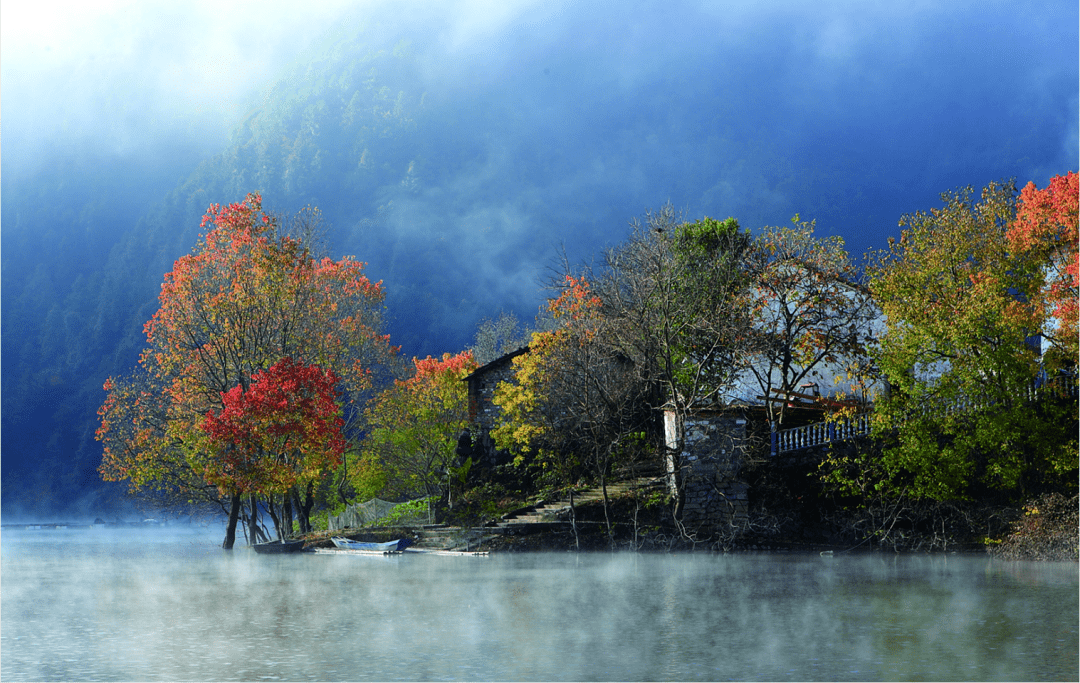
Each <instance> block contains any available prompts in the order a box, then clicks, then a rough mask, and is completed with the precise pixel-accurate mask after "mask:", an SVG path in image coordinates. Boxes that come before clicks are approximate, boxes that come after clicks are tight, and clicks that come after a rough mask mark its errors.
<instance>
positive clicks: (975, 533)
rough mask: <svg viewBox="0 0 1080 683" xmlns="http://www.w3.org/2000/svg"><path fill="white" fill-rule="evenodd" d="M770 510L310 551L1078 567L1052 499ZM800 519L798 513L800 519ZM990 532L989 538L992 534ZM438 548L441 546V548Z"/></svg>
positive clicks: (631, 518) (457, 531)
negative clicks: (696, 523) (869, 559)
mask: <svg viewBox="0 0 1080 683" xmlns="http://www.w3.org/2000/svg"><path fill="white" fill-rule="evenodd" d="M795 502H796V503H800V504H799V505H793V506H792V508H791V509H780V508H774V509H772V510H766V509H764V508H762V507H761V506H751V509H750V514H749V515H748V517H747V519H746V520H745V521H744V523H743V524H741V525H739V526H737V527H736V526H733V527H731V528H728V529H717V530H713V532H712V534H711V535H709V536H707V537H702V536H701V535H697V536H692V535H688V534H686V533H684V531H683V530H680V528H679V526H678V525H677V524H676V523H674V517H673V515H672V514H671V510H670V509H669V508H668V507H667V506H665V505H653V506H641V505H638V504H636V503H635V501H634V500H633V498H632V497H629V496H622V497H615V498H613V499H612V500H611V501H610V503H609V507H608V510H607V518H608V519H610V521H611V524H610V529H609V526H608V522H607V521H605V513H604V509H603V505H602V504H600V503H589V504H586V505H581V506H579V507H577V508H576V510H575V517H574V520H573V521H572V522H571V521H558V522H543V523H535V524H518V525H514V526H513V527H511V528H506V527H494V526H491V525H490V523H489V525H488V526H484V525H482V524H481V523H476V524H470V523H468V521H466V522H465V523H461V522H460V521H459V522H457V523H456V524H455V523H451V524H449V525H436V526H428V527H406V526H401V527H375V528H365V529H346V530H339V531H333V532H331V531H317V532H312V533H311V534H308V535H306V536H305V537H304V538H305V540H306V541H308V545H307V547H309V548H319V547H325V548H330V547H333V543H332V542H331V541H330V537H331V536H334V535H342V536H347V537H349V538H352V539H354V540H362V541H371V542H385V541H389V540H393V539H395V538H402V537H407V538H410V539H412V540H413V541H414V542H421V543H422V542H423V540H424V538H425V537H427V538H428V539H431V538H433V537H435V538H441V539H446V540H445V543H446V548H451V547H452V548H454V549H459V548H463V547H467V548H469V549H472V550H477V549H479V550H485V551H489V552H506V553H522V552H551V551H556V552H574V551H583V552H597V551H612V550H636V551H642V552H693V551H716V552H740V551H750V552H754V551H756V552H829V551H832V552H849V551H887V552H903V553H912V552H914V553H927V552H961V553H972V554H985V553H990V554H991V555H992V556H994V557H998V558H1001V559H1005V560H1045V561H1073V562H1076V561H1078V560H1080V554H1078V539H1080V526H1078V512H1077V505H1078V499H1077V497H1076V496H1073V497H1072V498H1068V497H1066V496H1063V495H1061V494H1048V495H1044V496H1041V497H1039V498H1037V499H1036V500H1035V501H1033V502H1031V503H1028V504H1027V505H1025V506H1023V507H1021V508H1009V507H1000V506H999V507H991V506H977V505H974V504H958V503H957V504H944V503H934V504H923V505H921V506H920V505H917V504H914V503H909V504H906V505H895V504H894V505H893V506H892V507H891V508H889V509H887V510H883V511H875V510H870V509H852V510H843V509H840V508H838V507H836V506H827V505H820V504H810V503H807V504H802V503H801V502H800V501H795ZM796 512H797V513H798V514H796ZM987 529H990V530H991V532H992V533H991V534H988V533H987ZM434 543H435V545H432V546H431V547H438V546H437V543H438V541H435V542H434Z"/></svg>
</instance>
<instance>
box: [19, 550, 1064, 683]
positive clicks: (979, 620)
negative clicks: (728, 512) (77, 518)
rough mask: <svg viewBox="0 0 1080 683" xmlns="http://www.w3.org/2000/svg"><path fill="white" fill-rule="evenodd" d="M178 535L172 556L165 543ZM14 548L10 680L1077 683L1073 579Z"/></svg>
mask: <svg viewBox="0 0 1080 683" xmlns="http://www.w3.org/2000/svg"><path fill="white" fill-rule="evenodd" d="M165 533H167V534H168V535H167V536H166V535H163V534H165ZM219 542H220V533H219V530H217V529H212V530H207V529H193V530H191V531H186V532H180V533H178V532H175V531H174V530H160V529H159V530H136V531H127V530H125V531H123V532H115V531H112V530H109V531H106V530H98V529H95V530H68V531H7V532H5V533H4V536H3V544H2V552H0V558H2V573H3V593H2V607H0V610H2V619H3V626H4V628H3V630H2V632H0V677H2V678H3V679H4V680H277V679H281V680H461V679H467V680H722V679H741V680H826V679H828V680H880V679H883V680H903V679H913V678H926V679H933V680H976V679H977V680H1054V679H1063V678H1064V679H1075V678H1076V677H1077V674H1078V670H1080V664H1078V655H1077V651H1078V623H1077V622H1078V614H1077V609H1076V605H1077V600H1078V576H1077V566H1076V564H1075V563H1066V564H1034V563H1003V562H996V561H992V560H989V559H987V558H984V557H981V556H979V557H974V556H971V557H965V556H893V555H888V556H886V555H862V556H837V557H834V558H826V557H821V556H818V555H700V554H699V555H629V554H617V555H606V554H591V555H575V554H529V555H506V554H504V555H498V554H496V555H492V556H489V557H440V556H423V555H410V554H406V555H403V556H390V557H355V556H353V557H340V556H326V555H313V554H302V555H292V556H278V557H273V556H262V555H256V554H255V553H253V552H251V551H250V550H249V549H247V548H240V549H238V550H236V551H233V552H226V551H223V550H220V549H219V547H218V545H219Z"/></svg>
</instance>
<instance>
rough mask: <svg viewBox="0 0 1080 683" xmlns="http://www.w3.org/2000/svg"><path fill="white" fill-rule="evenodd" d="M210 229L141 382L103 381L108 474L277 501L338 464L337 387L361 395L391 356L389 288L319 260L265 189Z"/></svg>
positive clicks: (153, 326) (212, 213)
mask: <svg viewBox="0 0 1080 683" xmlns="http://www.w3.org/2000/svg"><path fill="white" fill-rule="evenodd" d="M305 220H308V221H317V220H318V214H317V211H309V212H307V213H306V214H302V215H301V220H300V223H301V225H299V227H303V225H302V223H303V221H305ZM202 226H203V227H204V228H210V229H209V230H208V232H206V234H205V235H204V236H202V237H201V239H200V240H199V243H198V244H197V245H196V247H195V249H194V250H193V251H192V253H191V254H188V255H186V256H183V257H181V258H179V259H177V260H176V262H175V263H174V265H173V269H172V271H170V272H168V273H166V274H165V279H164V283H163V284H162V287H161V294H160V296H159V301H160V307H159V309H158V310H157V312H156V313H155V314H154V316H153V317H152V318H151V319H150V320H149V321H148V322H147V323H146V325H145V333H146V340H147V346H146V348H145V350H144V351H143V353H142V355H141V357H140V362H139V365H140V367H139V370H138V372H137V373H136V375H135V377H137V378H138V379H137V380H136V379H134V378H119V379H110V381H109V382H108V383H107V384H106V386H105V390H106V392H107V394H108V395H107V397H106V400H105V403H104V405H103V406H102V409H101V411H99V412H100V415H101V425H100V428H99V429H98V432H97V437H98V439H99V440H100V441H102V442H103V444H104V458H103V461H102V465H101V467H100V472H101V474H102V476H103V477H104V478H106V479H109V480H121V479H126V480H128V481H129V482H130V483H131V485H132V486H133V487H134V488H136V489H140V488H146V487H149V488H163V487H179V488H180V489H186V488H190V487H192V486H196V485H206V484H211V485H213V486H215V487H216V488H217V489H218V490H219V491H220V493H221V495H224V496H230V497H232V498H233V499H238V496H239V495H241V494H243V493H260V494H271V493H274V492H280V491H282V489H283V488H289V487H290V486H292V485H294V484H295V483H297V482H298V481H299V479H302V478H304V477H311V476H313V475H314V473H315V472H316V471H317V470H320V469H327V468H330V469H332V468H333V467H335V466H336V465H337V463H338V462H340V458H341V453H342V450H343V448H344V447H343V445H342V437H341V434H340V429H341V426H340V423H339V418H338V417H336V416H337V415H338V414H339V412H340V406H339V405H338V404H339V403H340V394H338V393H337V391H338V389H342V390H344V391H345V392H347V393H348V394H349V395H350V396H353V397H360V396H362V395H363V394H364V392H366V391H368V390H369V389H370V388H371V379H372V372H373V369H377V368H378V367H380V364H382V363H384V362H385V361H386V360H387V359H389V358H390V357H391V356H392V355H393V353H394V349H393V348H392V347H391V346H390V344H389V341H388V338H387V336H386V335H384V334H382V333H381V327H382V317H381V316H382V301H383V296H384V294H383V290H382V286H381V284H380V283H373V282H371V281H370V280H369V279H368V278H367V277H366V276H365V275H364V273H363V269H364V264H362V263H360V262H357V261H355V260H353V259H351V258H348V257H346V258H343V259H341V260H338V261H334V260H331V259H329V258H317V257H316V256H314V255H313V253H312V251H311V245H310V244H309V243H308V242H307V241H305V240H304V239H301V238H297V237H293V236H290V235H288V234H286V231H285V228H284V226H283V225H282V223H281V221H280V220H279V219H276V218H274V217H271V216H270V215H268V214H266V213H264V212H263V210H262V200H261V197H260V196H259V195H257V194H250V195H248V196H247V198H246V199H245V200H244V201H243V202H239V203H234V204H228V205H218V204H214V205H212V206H210V208H209V210H208V211H207V213H206V215H205V216H204V218H203V221H202ZM335 385H336V386H335ZM196 482H201V484H196ZM233 514H235V510H234V512H233Z"/></svg>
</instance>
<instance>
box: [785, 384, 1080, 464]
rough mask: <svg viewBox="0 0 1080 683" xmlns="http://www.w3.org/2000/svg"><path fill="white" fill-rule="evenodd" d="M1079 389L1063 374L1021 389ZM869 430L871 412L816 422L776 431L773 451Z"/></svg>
mask: <svg viewBox="0 0 1080 683" xmlns="http://www.w3.org/2000/svg"><path fill="white" fill-rule="evenodd" d="M1077 389H1078V387H1077V383H1076V379H1075V378H1074V377H1072V376H1070V375H1061V376H1058V377H1054V378H1050V379H1046V378H1040V379H1038V380H1036V381H1035V382H1032V383H1031V384H1030V385H1029V386H1027V387H1026V388H1025V389H1024V390H1023V391H1022V392H1021V396H1022V397H1023V398H1024V400H1027V401H1038V400H1040V399H1045V398H1058V399H1067V398H1072V399H1076V398H1077V394H1078V391H1077ZM991 403H992V402H989V401H985V400H971V399H960V400H957V401H955V402H953V403H952V404H950V405H948V406H946V407H945V408H944V412H945V413H954V412H957V411H967V410H978V409H982V408H985V407H987V406H988V405H990V404H991ZM869 433H870V414H869V413H862V414H860V415H856V416H855V417H853V418H849V419H846V420H842V421H834V422H815V423H814V424H808V425H803V426H802V427H792V428H790V429H779V430H774V431H773V432H772V433H771V454H772V455H779V454H781V453H787V452H790V451H798V450H802V449H804V448H814V447H815V446H824V445H826V444H830V443H832V442H834V441H845V440H847V439H853V438H855V437H857V436H865V435H867V434H869Z"/></svg>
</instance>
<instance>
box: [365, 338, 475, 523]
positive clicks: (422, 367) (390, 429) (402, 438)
mask: <svg viewBox="0 0 1080 683" xmlns="http://www.w3.org/2000/svg"><path fill="white" fill-rule="evenodd" d="M413 366H414V369H415V371H414V373H413V375H412V376H411V377H409V378H408V379H405V380H398V381H397V382H395V383H394V385H393V386H391V387H389V388H387V389H386V390H385V391H383V392H382V393H380V394H379V395H378V396H377V397H376V398H375V399H374V400H373V401H372V402H371V403H370V404H369V405H368V407H367V409H366V410H365V411H364V417H363V424H364V428H365V431H366V432H367V434H366V436H365V437H364V440H363V442H362V443H361V449H360V456H359V462H358V463H357V464H356V466H355V467H352V468H351V472H352V473H353V481H352V484H353V488H354V489H355V490H357V491H361V492H365V493H366V494H369V495H372V496H374V495H376V494H379V493H383V492H388V493H390V494H391V495H394V496H411V495H415V494H417V493H423V494H424V495H427V496H438V495H443V494H445V495H446V496H447V500H448V502H452V498H451V491H452V490H453V487H454V484H455V483H457V484H461V483H463V480H464V477H465V475H466V474H467V473H468V470H469V467H470V466H471V464H472V463H471V461H468V460H466V461H465V462H459V458H458V456H457V453H456V447H457V442H458V437H459V436H460V434H461V432H462V431H463V430H465V429H466V428H467V427H468V424H469V410H468V395H467V391H466V387H465V384H464V383H463V382H462V380H463V379H464V378H465V377H466V376H467V375H468V374H469V373H470V372H472V371H473V370H475V369H476V361H474V360H473V356H472V353H471V352H469V351H464V352H462V353H458V354H454V355H451V354H449V353H445V354H443V356H442V358H432V357H430V356H429V357H428V358H424V359H418V358H414V359H413Z"/></svg>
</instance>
